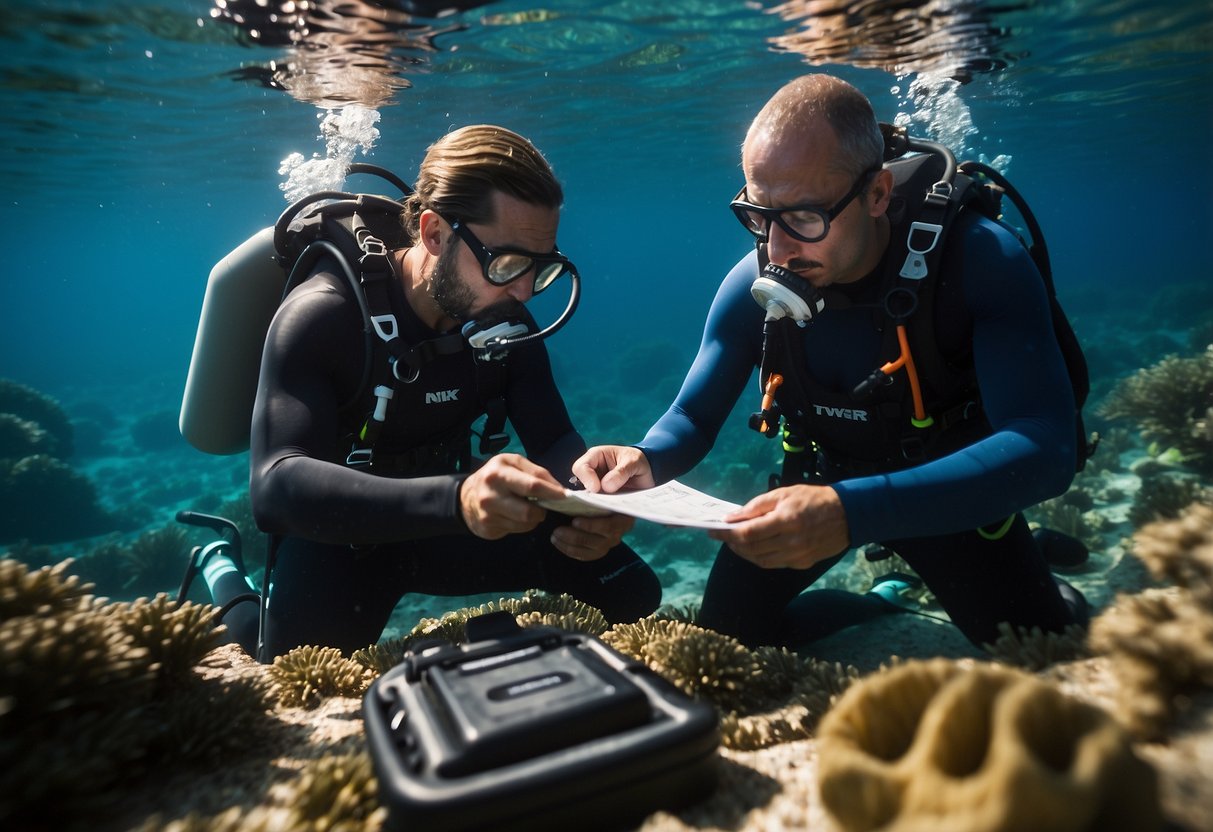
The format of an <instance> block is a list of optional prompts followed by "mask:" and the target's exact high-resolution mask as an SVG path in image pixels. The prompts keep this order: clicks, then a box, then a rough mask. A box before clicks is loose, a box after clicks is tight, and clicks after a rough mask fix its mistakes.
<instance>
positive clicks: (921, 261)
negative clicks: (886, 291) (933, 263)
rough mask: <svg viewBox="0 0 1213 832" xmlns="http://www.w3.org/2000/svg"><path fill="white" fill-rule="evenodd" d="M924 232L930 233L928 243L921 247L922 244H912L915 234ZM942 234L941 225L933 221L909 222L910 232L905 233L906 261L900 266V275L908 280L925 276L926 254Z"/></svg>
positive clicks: (920, 278)
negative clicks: (907, 250) (907, 251)
mask: <svg viewBox="0 0 1213 832" xmlns="http://www.w3.org/2000/svg"><path fill="white" fill-rule="evenodd" d="M918 232H925V233H926V234H929V235H930V240H929V243H928V244H927V245H926V247H925V248H923V246H922V245H915V244H914V237H915V234H917V233H918ZM941 234H943V226H942V225H940V224H939V223H934V222H912V223H910V233H909V234H907V235H906V248H907V249H909V253H908V254H907V255H906V262H905V263H904V264H903V265H902V267H901V272H900V275H901V276H902V277H905V278H909V279H910V280H922V279H923V278H924V277H926V276H927V258H926V255H927V254H929V253H930V252H931V251H933V250H934V248H935V246H936V244H938V243H939V237H940V235H941Z"/></svg>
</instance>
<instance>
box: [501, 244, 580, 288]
mask: <svg viewBox="0 0 1213 832" xmlns="http://www.w3.org/2000/svg"><path fill="white" fill-rule="evenodd" d="M532 268H534V270H535V282H534V285H533V286H532V289H531V291H533V292H534V293H535V294H539V293H540V292H542V291H543V290H544V289H546V288H548V287H549V286H551V285H552V284H553V283H555V282H556V281H557V280H558V279H560V278H561V277H562V276H564V275H565V274H566V273H567V272H569V271H575V269H573V264H572V263H570V262H568V261H567V260H563V259H561V260H541V259H539V258H537V257H530V256H528V255H525V254H512V253H500V252H499V253H496V256H495V257H493V258H492V259H490V260H489V264H488V273H487V274H486V275H485V276H486V277H487V278H488V280H489V283H492V284H493V285H494V286H505V285H506V284H509V283H513V282H514V281H515V280H518V279H519V278H520V277H523V276H524V275H526V273H527V272H529V271H530V270H531V269H532Z"/></svg>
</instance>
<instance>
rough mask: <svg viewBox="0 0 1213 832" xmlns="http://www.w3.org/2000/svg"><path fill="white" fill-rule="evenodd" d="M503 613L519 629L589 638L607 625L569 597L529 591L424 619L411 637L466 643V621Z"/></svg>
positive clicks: (600, 617)
mask: <svg viewBox="0 0 1213 832" xmlns="http://www.w3.org/2000/svg"><path fill="white" fill-rule="evenodd" d="M502 610H504V611H506V612H510V613H513V614H514V616H515V618H516V619H517V620H518V623H519V625H520V626H529V625H532V624H546V625H548V626H554V627H563V628H564V629H567V630H573V631H574V632H578V633H585V634H587V635H591V636H596V635H601V634H602V633H603V632H605V631H606V629H607V627H608V626H610V625H609V624H608V623H607V620H606V619H605V618H603V616H602V613H601V612H600V611H599V610H597V609H595V608H594V607H591V606H590V605H588V604H585V603H582V602H581V601H578V600H577V599H576V598H574V597H573V596H571V595H550V594H548V593H546V592H542V591H540V590H530V591H528V592H526V593H525V594H524V595H522V597H520V598H502V599H501V600H499V601H491V602H489V603H487V604H481V605H480V606H479V607H471V608H465V609H461V610H455V611H453V612H448V613H446V614H445V615H443V616H442V617H441V618H423V619H422V620H421V621H420V622H418V624H417V626H416V627H414V628H413V633H412V635H414V636H426V637H431V638H442V639H445V640H446V641H450V642H452V643H456V644H457V643H459V642H463V641H466V640H467V621H468V619H469V618H475V617H476V616H478V615H484V614H486V613H490V612H498V611H502Z"/></svg>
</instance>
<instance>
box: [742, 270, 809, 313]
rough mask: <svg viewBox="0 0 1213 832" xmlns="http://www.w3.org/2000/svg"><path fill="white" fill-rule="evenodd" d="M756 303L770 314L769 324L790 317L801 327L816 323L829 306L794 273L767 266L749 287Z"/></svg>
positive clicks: (806, 282) (805, 281) (807, 283)
mask: <svg viewBox="0 0 1213 832" xmlns="http://www.w3.org/2000/svg"><path fill="white" fill-rule="evenodd" d="M750 294H751V295H753V296H754V300H755V301H756V302H757V303H758V305H759V306H761V307H762V308H763V309H765V310H766V311H767V320H768V321H777V320H779V319H780V318H791V319H792V320H794V321H796V322H797V323H799V324H806V323H808V322H809V321H811V320H813V316H814V315H817V314H819V313H820V312H821V311H822V310H823V309H825V307H826V301H825V298H824V297H822V296H821V293H820V292H818V291H817V290H816V289H815V288H813V286H812V284H810V283H809V282H808V281H807V280H805V279H804V278H802V277H799V276H798V275H797V274H796V273H795V272H793V271H790V270H788V269H785V268H784V267H783V266H776V265H775V264H774V263H768V264H767V266H766V268H764V269H763V270H762V275H760V276H759V277H758V278H757V279H756V280H755V281H754V283H753V284H752V285H751V286H750Z"/></svg>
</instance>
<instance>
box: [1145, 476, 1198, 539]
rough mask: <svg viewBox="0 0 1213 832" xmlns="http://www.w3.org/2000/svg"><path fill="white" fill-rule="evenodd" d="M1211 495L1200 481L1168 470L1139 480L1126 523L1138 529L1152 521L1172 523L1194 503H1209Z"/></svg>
mask: <svg viewBox="0 0 1213 832" xmlns="http://www.w3.org/2000/svg"><path fill="white" fill-rule="evenodd" d="M1210 493H1213V492H1210V491H1209V489H1208V488H1206V487H1205V486H1203V485H1202V484H1201V483H1200V482H1198V481H1196V480H1194V479H1191V478H1189V477H1184V476H1181V475H1177V474H1173V473H1171V472H1168V471H1159V472H1154V473H1152V474H1150V475H1147V476H1142V478H1141V488H1139V489H1138V490H1137V493H1135V494H1134V495H1133V505H1132V506H1131V507H1130V509H1129V520H1130V522H1132V523H1133V526H1134V527H1135V528H1140V527H1142V526H1144V525H1145V524H1147V523H1150V522H1152V521H1155V520H1171V519H1174V518H1176V517H1178V516H1179V515H1180V513H1181V512H1182V511H1183V510H1184V509H1185V508H1187V507H1188V506H1189V505H1191V504H1192V503H1193V502H1196V501H1197V500H1202V499H1203V500H1208V499H1209V494H1210Z"/></svg>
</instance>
